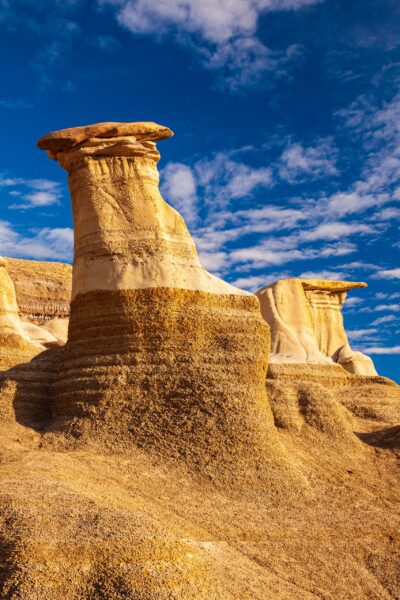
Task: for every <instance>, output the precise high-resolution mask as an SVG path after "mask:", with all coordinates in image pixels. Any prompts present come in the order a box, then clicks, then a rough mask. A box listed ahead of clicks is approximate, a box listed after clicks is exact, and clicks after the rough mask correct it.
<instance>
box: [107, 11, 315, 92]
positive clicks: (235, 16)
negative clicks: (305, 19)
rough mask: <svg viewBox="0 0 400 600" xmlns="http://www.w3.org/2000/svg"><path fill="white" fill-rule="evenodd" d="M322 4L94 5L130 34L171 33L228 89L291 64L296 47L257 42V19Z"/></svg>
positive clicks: (295, 58)
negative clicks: (219, 74)
mask: <svg viewBox="0 0 400 600" xmlns="http://www.w3.org/2000/svg"><path fill="white" fill-rule="evenodd" d="M322 1H323V0H279V1H278V0H224V2H220V0H201V1H199V0H98V2H99V4H100V5H103V6H104V5H109V6H111V7H113V10H114V11H115V14H116V18H117V21H118V22H119V23H120V25H122V26H123V27H125V28H126V29H128V30H129V31H131V32H132V33H134V34H137V35H138V34H140V35H154V36H156V37H157V38H158V39H160V38H162V37H163V36H165V35H169V34H172V35H174V37H175V40H176V41H178V42H179V43H181V44H185V45H186V46H188V47H189V48H191V49H192V50H194V51H196V52H197V54H198V56H199V57H200V59H201V60H202V63H203V65H204V67H205V68H208V69H212V70H215V71H217V72H222V71H224V77H223V78H222V77H221V78H220V81H225V84H226V85H227V86H228V87H230V88H231V89H232V90H237V89H239V88H241V87H246V86H248V85H252V84H253V83H254V82H255V81H257V80H258V79H259V78H260V77H261V75H262V74H263V73H265V72H271V73H274V72H277V73H278V74H279V72H280V71H282V70H283V69H285V68H286V66H287V65H288V64H289V63H290V62H292V61H294V62H295V61H296V60H297V59H298V56H299V49H298V47H294V46H291V47H289V48H288V49H287V50H286V51H284V52H280V53H278V52H272V51H271V50H270V49H269V48H267V47H266V46H265V45H264V44H263V43H262V42H261V40H260V39H259V38H258V37H257V29H258V24H259V19H260V17H261V16H262V14H264V13H267V12H272V11H288V10H292V11H293V10H298V9H301V8H303V7H308V6H312V5H315V4H318V3H320V2H322Z"/></svg>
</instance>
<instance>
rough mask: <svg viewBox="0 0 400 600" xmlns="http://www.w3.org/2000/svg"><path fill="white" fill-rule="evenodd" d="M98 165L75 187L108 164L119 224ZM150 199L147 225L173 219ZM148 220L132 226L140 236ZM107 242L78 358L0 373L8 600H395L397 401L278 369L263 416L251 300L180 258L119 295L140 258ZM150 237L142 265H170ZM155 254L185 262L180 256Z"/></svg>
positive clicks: (139, 250) (322, 375)
mask: <svg viewBox="0 0 400 600" xmlns="http://www.w3.org/2000/svg"><path fill="white" fill-rule="evenodd" d="M157 127H158V126H154V127H152V128H151V129H152V131H153V130H154V128H155V129H157ZM78 133H79V135H80V132H78ZM125 133H126V131H124V134H125ZM85 135H86V134H85ZM98 135H99V134H98ZM74 136H75V133H74V132H73V131H71V130H70V131H69V132H68V136H65V134H64V133H63V132H61V133H60V135H59V136H58V138H59V139H61V140H63V139H64V137H67V139H68V140H71V139H72V140H73V142H74V140H76V139H77V138H76V137H74ZM54 137H55V138H57V135H53V134H52V135H50V136H49V137H48V138H47V139H52V138H53V139H54ZM79 139H80V140H81V141H80V142H79V143H80V144H83V146H82V147H83V148H84V147H85V143H86V142H85V140H86V138H85V137H84V138H79ZM145 141H146V140H144V142H145ZM45 143H47V142H45ZM69 143H70V142H69V141H68V144H69ZM74 143H75V142H74ZM132 143H133V142H132ZM70 147H71V146H68V147H67V150H64V151H67V152H70V150H69V148H70ZM115 147H118V148H121V146H120V145H119V142H118V143H116V145H115V146H114V148H115ZM72 148H75V150H74V153H75V152H79V148H78V149H77V148H76V147H75V146H72ZM106 150H107V154H106V156H107V158H105V157H104V156H102V155H101V154H97V155H94V156H92V155H89V154H88V155H84V157H83V158H82V156H81V157H80V158H79V159H78V162H77V163H75V158H74V160H73V161H72V163H69V164H70V168H71V170H72V171H74V169H75V168H77V172H76V173H75V178H76V179H78V175H79V171H81V172H82V173H81V175H82V178H83V180H85V177H86V174H85V173H86V171H87V170H88V171H90V172H94V170H95V167H93V164H92V162H93V161H94V162H95V164H96V165H98V166H99V169H98V171H99V172H101V173H103V179H102V181H103V182H105V183H104V187H103V188H100V189H107V190H110V189H111V190H113V194H112V195H111V197H110V196H109V195H107V194H105V197H104V204H108V203H111V204H112V206H113V207H114V209H115V211H116V213H117V214H116V216H115V221H114V222H116V223H119V222H120V221H123V218H122V217H121V214H120V212H121V211H122V209H121V206H122V207H124V206H125V205H124V203H123V196H122V194H125V193H126V192H125V187H124V186H123V185H122V184H121V179H120V180H119V183H118V184H117V183H116V182H113V180H112V181H111V183H110V177H111V175H110V173H114V172H117V171H118V172H120V171H119V167H118V165H119V164H120V162H123V161H121V160H120V159H121V157H119V156H112V155H110V154H109V148H106ZM53 152H55V154H56V155H57V158H58V159H59V160H61V161H63V157H62V156H61V157H60V156H59V153H60V150H53ZM151 154H152V155H153V156H155V154H154V153H153V150H152V152H151ZM75 156H78V157H79V154H78V155H75ZM123 158H125V159H127V157H126V156H125V157H123ZM81 159H82V162H80V161H81ZM68 160H69V159H68ZM146 160H153V158H152V159H150V158H149V157H148V156H147V158H146ZM154 160H155V159H154ZM135 161H136V158H135V156H133V155H130V156H129V160H127V161H126V162H127V163H133V164H130V166H129V168H128V166H124V172H130V171H131V170H134V169H133V167H134V166H135ZM114 167H115V168H114ZM142 167H143V165H141V167H140V169H139V168H138V170H137V172H138V173H139V175H140V177H143V176H144V175H143V173H144V171H143V168H142ZM96 168H97V167H96ZM96 172H97V171H96ZM75 178H74V176H71V175H70V181H71V180H72V181H75ZM111 179H112V177H111ZM94 185H95V180H94V179H93V186H94ZM78 187H79V186H78ZM73 189H74V188H73ZM135 189H136V190H139V191H140V189H142V190H147V189H148V188H146V186H144V185H143V186H142V188H140V186H137V187H136V188H135ZM139 191H138V193H137V196H136V201H137V203H138V204H139V205H140V206H141V207H142V209H141V212H142V213H143V214H146V211H150V212H151V211H153V210H154V211H155V212H157V214H159V212H161V214H165V212H168V210H169V209H167V208H165V207H164V209H163V210H164V212H162V211H158V209H157V207H158V208H160V207H163V206H164V205H163V201H161V200H160V199H159V198H158V197H157V198H158V199H157V198H156V196H155V195H154V196H152V198H153V199H154V203H153V202H148V203H145V202H144V199H143V198H142V196H141V194H140V193H139ZM146 193H147V192H146ZM72 195H74V192H73V194H72ZM89 196H90V194H89ZM114 196H115V197H116V198H117V200H118V201H116V202H114V200H113V198H114ZM127 196H128V197H129V194H127ZM82 198H83V199H84V198H85V196H84V195H83V196H82ZM75 200H76V199H75ZM75 200H73V201H74V202H75V207H74V212H75V216H76V217H78V218H77V227H76V228H77V230H78V231H77V236H76V239H79V240H80V241H79V252H78V253H77V254H76V255H79V256H80V257H84V256H86V258H85V260H84V261H83V262H87V266H88V271H90V272H93V271H92V267H93V268H94V267H96V264H95V263H96V262H97V263H98V265H97V266H98V267H99V265H101V260H102V259H101V256H102V255H101V253H100V252H97V250H96V248H99V247H100V246H101V244H100V246H98V243H100V242H99V236H97V237H96V236H95V237H94V238H93V237H91V236H88V238H87V239H88V240H89V241H90V240H91V239H92V240H94V245H93V248H94V253H93V259H91V258H90V256H89V255H86V250H85V247H84V238H82V237H81V235H80V233H79V228H80V221H79V203H77V202H76V201H75ZM142 200H143V201H142ZM82 206H85V199H84V201H83V202H82ZM156 209H157V210H156ZM100 214H103V213H101V211H100ZM111 214H112V211H111ZM128 214H129V215H130V212H129V213H128ZM145 221H146V220H145V219H142V220H141V219H140V218H138V220H137V221H136V220H134V219H133V220H132V219H131V217H129V222H130V223H131V230H130V231H131V235H132V234H135V223H136V222H138V223H140V224H142V223H144V222H145ZM107 223H108V221H107V222H104V221H102V220H101V221H99V228H100V229H107ZM83 225H85V224H83ZM160 227H161V229H162V222H161V225H160ZM117 229H118V228H117ZM125 231H126V233H125V234H124V235H125V237H127V236H128V231H129V230H128V229H126V230H125ZM180 231H182V229H180ZM143 232H144V229H143V228H140V227H139V230H138V237H139V238H140V237H141V236H142V234H143V235H144V233H143ZM107 236H108V237H107V239H108V240H109V244H108V245H107V244H105V245H104V246H103V248H105V250H106V252H105V255H106V256H108V254H107V253H110V254H112V255H113V257H114V254H113V252H114V251H115V247H116V246H118V247H120V248H124V252H125V253H126V254H124V255H123V259H122V258H119V256H118V254H116V255H115V262H116V265H117V268H116V272H112V270H110V269H109V267H107V269H109V270H108V271H107V272H111V273H112V278H111V282H113V287H112V286H111V287H110V285H111V284H110V281H108V282H107V286H108V287H106V288H104V287H101V285H102V283H101V278H100V277H99V279H98V280H97V281H98V285H99V289H92V288H91V287H89V289H86V288H85V285H86V280H85V279H84V280H78V283H79V285H80V286H81V287H79V285H78V286H77V292H76V295H75V298H74V300H73V302H72V307H71V323H70V336H69V340H68V342H67V344H66V345H65V346H64V347H62V348H53V349H50V350H47V351H46V352H43V353H41V354H40V355H39V356H37V357H35V358H34V360H32V361H31V362H29V363H26V364H23V365H19V366H17V367H15V368H13V369H10V370H9V371H7V372H6V373H3V374H1V373H0V597H4V598H10V599H14V598H15V599H17V598H18V599H25V598H26V599H30V598H32V599H33V598H40V600H61V599H62V600H64V599H65V598H68V600H69V599H71V600H83V599H85V600H95V599H96V600H97V599H107V600H117V599H118V600H120V599H121V598H133V599H143V600H144V599H146V600H167V599H168V600H222V599H223V600H237V599H240V600H242V599H243V600H250V599H251V600H265V598H273V599H274V600H275V599H276V600H293V598H295V599H296V600H297V599H299V600H314V599H316V598H323V599H326V600H327V599H333V598H335V599H336V598H337V599H343V600H345V599H346V600H361V599H364V598H382V600H383V599H385V600H386V599H387V600H390V599H395V598H397V596H398V590H399V589H400V568H399V567H400V535H399V531H400V509H399V506H400V493H399V489H400V487H399V463H398V456H399V451H400V449H399V438H400V436H399V430H398V427H397V426H396V425H395V424H394V419H395V418H396V415H398V414H399V404H400V402H399V397H398V391H399V388H398V386H396V385H395V384H392V383H391V382H388V380H385V379H384V378H379V377H373V376H371V377H362V376H359V375H350V374H349V373H348V372H347V371H346V370H345V369H343V368H342V367H341V366H340V365H338V364H334V363H332V362H331V363H330V364H326V365H320V364H314V365H308V364H290V365H279V364H272V365H270V366H269V370H268V378H267V388H268V393H269V396H270V404H268V403H267V401H266V397H265V391H264V379H265V372H266V366H267V348H266V343H267V342H268V333H267V325H266V324H265V322H264V321H263V320H262V319H261V318H260V314H259V308H258V305H257V301H256V299H255V297H254V296H252V295H247V294H239V293H237V292H236V291H233V292H232V293H228V292H227V293H225V292H224V293H216V288H215V287H213V288H212V289H213V291H210V289H209V288H208V287H207V285H205V289H194V288H193V282H196V284H197V285H199V284H200V283H201V281H203V282H204V281H205V282H206V283H207V282H208V281H209V280H208V278H207V277H205V278H203V279H202V277H203V276H202V275H198V274H197V275H196V276H194V277H193V273H192V272H191V269H192V265H193V264H194V260H195V259H194V258H193V255H191V256H190V253H189V254H188V253H187V252H186V251H185V253H186V259H185V260H184V261H182V265H183V267H182V269H183V270H184V271H185V269H187V270H188V271H189V272H191V277H188V278H184V277H181V278H180V279H178V280H177V279H174V275H173V268H172V267H169V268H171V270H170V271H168V270H166V271H165V279H164V281H166V282H168V285H165V286H160V287H157V286H154V285H152V281H151V280H148V281H147V280H146V279H145V278H143V279H142V280H141V282H142V285H141V286H139V287H136V286H135V280H134V279H133V280H132V279H131V278H127V279H125V280H124V281H125V283H127V285H132V287H125V288H123V287H122V288H121V287H120V285H121V281H120V280H119V279H118V277H116V276H115V275H116V273H119V272H120V271H121V265H122V264H123V262H124V261H126V262H127V263H130V264H133V262H134V257H138V260H141V261H143V263H146V260H147V259H146V253H145V252H144V250H143V248H144V247H143V246H142V247H141V246H140V244H138V243H137V241H135V243H134V244H133V245H132V246H130V245H129V243H127V242H128V240H126V242H124V243H122V242H121V241H118V240H119V235H118V231H117V230H112V231H111V230H110V231H109V232H108V234H107ZM122 237H124V236H122ZM156 237H157V236H154V235H153V237H152V238H151V239H152V242H151V246H150V250H149V254H154V255H155V257H156V260H160V261H161V262H162V261H163V256H162V248H161V247H158V246H157V243H156ZM178 237H179V236H178ZM183 237H185V236H183ZM103 239H106V238H105V234H103V233H102V234H101V236H100V240H103ZM174 239H175V238H174ZM113 240H116V241H115V244H114V242H113ZM184 247H185V248H186V249H188V248H189V242H186V241H185V242H184ZM130 248H132V254H129V252H128V250H129V251H130ZM163 248H164V249H165V253H166V254H167V255H168V256H172V257H173V253H174V248H175V246H174V243H171V245H168V244H166V245H164V246H163ZM173 260H174V259H173V258H171V259H170V263H169V264H171V263H172V262H173ZM91 263H93V264H91ZM150 263H151V261H150ZM151 264H153V265H154V264H155V263H154V262H153V263H151ZM200 268H201V267H200ZM196 269H197V270H198V269H199V267H196ZM99 272H101V271H100V269H99ZM93 281H96V280H95V279H93V278H92V279H91V280H90V282H91V283H90V286H91V285H93ZM146 281H147V287H143V282H146ZM158 281H159V280H158ZM176 281H180V282H185V281H190V282H191V286H192V287H188V286H186V287H174V286H175V283H176ZM213 285H214V284H213ZM218 285H220V284H218ZM222 287H223V289H224V290H226V289H230V288H225V287H224V286H222ZM335 293H336V292H335ZM313 335H315V332H314V334H313ZM321 338H323V332H321ZM365 390H368V391H367V392H366V391H365ZM388 390H390V391H389V393H387V392H388ZM380 399H382V401H381V400H380ZM270 406H271V407H272V411H271V408H270Z"/></svg>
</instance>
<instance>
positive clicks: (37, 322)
mask: <svg viewBox="0 0 400 600" xmlns="http://www.w3.org/2000/svg"><path fill="white" fill-rule="evenodd" d="M5 262H6V265H7V271H8V274H9V276H10V279H11V281H12V284H13V286H14V290H15V295H16V300H17V305H18V312H19V316H20V318H21V323H22V327H23V329H24V332H25V334H26V335H27V337H28V338H30V339H31V340H32V341H34V342H39V343H40V344H42V345H44V346H46V347H50V346H55V345H58V346H60V345H63V344H65V342H66V341H67V335H68V319H69V307H70V302H71V287H72V266H71V265H68V264H65V263H59V262H45V261H37V260H23V259H18V258H8V257H5Z"/></svg>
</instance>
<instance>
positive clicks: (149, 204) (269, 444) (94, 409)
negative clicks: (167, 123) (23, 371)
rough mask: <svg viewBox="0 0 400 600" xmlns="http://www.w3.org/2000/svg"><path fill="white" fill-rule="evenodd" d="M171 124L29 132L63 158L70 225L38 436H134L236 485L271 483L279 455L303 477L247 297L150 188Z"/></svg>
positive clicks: (129, 441) (293, 478) (96, 441)
mask: <svg viewBox="0 0 400 600" xmlns="http://www.w3.org/2000/svg"><path fill="white" fill-rule="evenodd" d="M170 135H172V132H170V130H168V129H167V128H164V127H161V126H159V125H156V124H154V123H150V124H149V123H133V124H120V125H118V124H112V126H110V125H109V124H98V125H95V126H90V127H89V128H83V129H82V128H77V129H76V130H67V131H65V132H63V131H62V132H56V133H55V134H49V135H48V136H45V138H42V140H41V141H40V142H39V147H41V148H43V149H47V150H49V151H50V153H51V156H53V157H54V158H56V160H58V162H59V163H60V164H61V166H62V167H64V168H65V169H67V171H68V182H69V186H70V191H71V199H72V205H73V218H74V239H75V246H74V267H73V291H72V297H73V300H72V304H71V317H70V323H69V337H68V343H67V344H66V346H65V350H64V353H63V359H62V364H61V368H60V375H59V377H58V378H57V379H56V381H55V382H54V389H53V399H52V424H51V427H50V429H49V431H48V433H47V434H46V436H47V437H46V440H47V443H49V444H50V443H53V444H67V445H73V446H76V445H77V444H78V445H81V446H83V447H93V448H95V447H98V448H103V449H104V448H108V449H110V448H113V449H114V450H115V449H116V448H119V449H120V450H123V451H126V450H127V449H128V448H129V447H131V446H132V445H135V446H139V447H140V448H145V449H146V450H147V451H148V452H151V453H156V454H158V455H159V456H160V455H161V456H163V457H164V458H165V459H173V460H177V459H178V460H183V462H184V464H185V465H186V467H187V468H189V469H192V470H194V471H195V472H201V474H202V475H203V476H207V477H210V478H211V479H213V480H216V481H221V482H222V481H223V480H224V481H225V480H226V481H227V482H229V481H231V480H232V478H233V480H234V481H235V482H236V483H235V485H237V486H240V485H245V482H247V483H246V485H249V484H251V485H252V486H255V487H256V486H259V485H267V484H266V482H267V481H268V485H269V486H271V487H272V486H273V485H275V484H274V481H275V477H276V474H277V469H278V468H279V469H280V470H283V471H286V473H287V475H286V477H287V484H286V485H287V486H290V485H291V486H295V485H296V482H297V484H298V485H303V483H304V482H303V479H302V477H301V476H299V474H298V473H296V469H294V468H293V467H292V466H291V465H290V464H289V462H288V461H287V460H286V455H285V451H284V449H283V448H282V447H280V445H279V443H278V441H277V439H276V436H275V432H274V428H273V427H271V424H272V417H271V414H270V412H269V408H268V404H267V401H266V396H265V386H264V380H265V374H266V368H267V351H268V328H267V326H266V324H265V323H264V321H263V320H262V318H261V316H260V314H259V305H258V301H257V299H256V297H255V296H253V295H252V294H248V293H246V292H244V291H243V290H240V289H237V288H235V287H233V286H232V285H229V284H228V283H226V282H224V281H222V280H220V279H218V278H216V277H214V276H212V275H210V274H209V273H208V272H207V271H206V270H205V269H204V268H203V267H202V265H201V263H200V261H199V257H198V254H197V251H196V248H195V245H194V242H193V240H192V238H191V236H190V234H189V232H188V230H187V227H186V225H185V223H184V221H183V219H182V217H181V216H180V215H179V214H178V213H177V212H176V211H175V210H174V209H173V208H171V207H170V206H169V205H168V204H167V203H166V202H165V201H164V199H163V198H162V197H161V195H160V192H159V189H158V182H159V175H158V171H157V162H158V160H159V153H158V151H157V149H156V145H155V141H156V140H158V139H163V138H165V137H169V136H170ZM61 435H62V436H63V437H62V440H61V437H60V436H61ZM216 447H218V452H216V450H215V448H216ZM279 477H280V475H279ZM275 483H276V481H275ZM227 485H230V484H229V483H227ZM279 485H281V484H279Z"/></svg>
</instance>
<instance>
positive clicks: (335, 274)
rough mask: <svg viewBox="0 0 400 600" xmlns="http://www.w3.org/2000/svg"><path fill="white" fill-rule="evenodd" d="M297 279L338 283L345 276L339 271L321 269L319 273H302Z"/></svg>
mask: <svg viewBox="0 0 400 600" xmlns="http://www.w3.org/2000/svg"><path fill="white" fill-rule="evenodd" d="M298 277H299V279H327V280H333V281H340V280H341V279H346V274H345V273H342V272H340V271H331V270H329V269H321V270H320V271H304V272H303V273H301V274H300V275H299V276H298Z"/></svg>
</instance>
